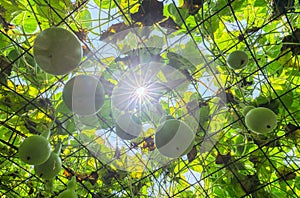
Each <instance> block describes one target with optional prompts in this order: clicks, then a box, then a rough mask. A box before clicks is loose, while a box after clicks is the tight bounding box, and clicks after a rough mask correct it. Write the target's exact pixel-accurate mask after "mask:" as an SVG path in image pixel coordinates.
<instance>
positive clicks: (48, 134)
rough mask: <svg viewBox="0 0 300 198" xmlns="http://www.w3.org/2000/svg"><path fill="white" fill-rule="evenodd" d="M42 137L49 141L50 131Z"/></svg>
mask: <svg viewBox="0 0 300 198" xmlns="http://www.w3.org/2000/svg"><path fill="white" fill-rule="evenodd" d="M41 136H43V137H45V138H46V139H47V140H48V139H49V137H50V130H48V131H45V132H44V133H42V134H41Z"/></svg>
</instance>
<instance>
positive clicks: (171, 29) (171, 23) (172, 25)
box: [159, 17, 180, 33]
mask: <svg viewBox="0 0 300 198" xmlns="http://www.w3.org/2000/svg"><path fill="white" fill-rule="evenodd" d="M159 25H160V26H161V27H164V28H167V29H168V33H172V32H174V31H176V30H179V29H180V26H179V25H177V24H176V23H175V21H174V20H173V18H171V17H169V18H168V19H167V20H164V21H162V22H160V23H159Z"/></svg>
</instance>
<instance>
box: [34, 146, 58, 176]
mask: <svg viewBox="0 0 300 198" xmlns="http://www.w3.org/2000/svg"><path fill="white" fill-rule="evenodd" d="M60 149H61V145H58V146H57V147H56V148H55V150H54V151H53V152H51V154H50V157H49V158H48V160H47V161H46V162H45V163H43V164H40V165H36V166H34V170H35V173H36V174H37V175H38V176H39V177H41V178H43V179H46V180H49V179H52V178H54V177H55V176H56V175H57V174H58V173H59V171H60V170H61V168H62V162H61V159H60V157H59V153H60Z"/></svg>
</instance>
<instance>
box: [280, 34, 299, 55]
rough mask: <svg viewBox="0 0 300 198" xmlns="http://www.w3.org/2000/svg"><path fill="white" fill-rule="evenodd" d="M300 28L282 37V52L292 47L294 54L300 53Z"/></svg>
mask: <svg viewBox="0 0 300 198" xmlns="http://www.w3.org/2000/svg"><path fill="white" fill-rule="evenodd" d="M299 42H300V29H299V28H297V29H296V30H295V31H294V33H293V34H291V35H287V36H285V37H283V39H282V47H281V49H280V51H281V52H284V51H285V50H286V49H288V48H290V49H291V50H292V52H293V55H300V46H299Z"/></svg>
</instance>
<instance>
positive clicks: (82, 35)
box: [75, 28, 89, 41]
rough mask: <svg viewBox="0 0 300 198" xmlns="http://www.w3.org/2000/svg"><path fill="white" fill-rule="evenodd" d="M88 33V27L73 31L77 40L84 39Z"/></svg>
mask: <svg viewBox="0 0 300 198" xmlns="http://www.w3.org/2000/svg"><path fill="white" fill-rule="evenodd" d="M88 33H89V31H88V29H86V28H78V31H77V32H75V35H76V36H77V37H78V39H79V40H81V41H86V38H87V34H88Z"/></svg>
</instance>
